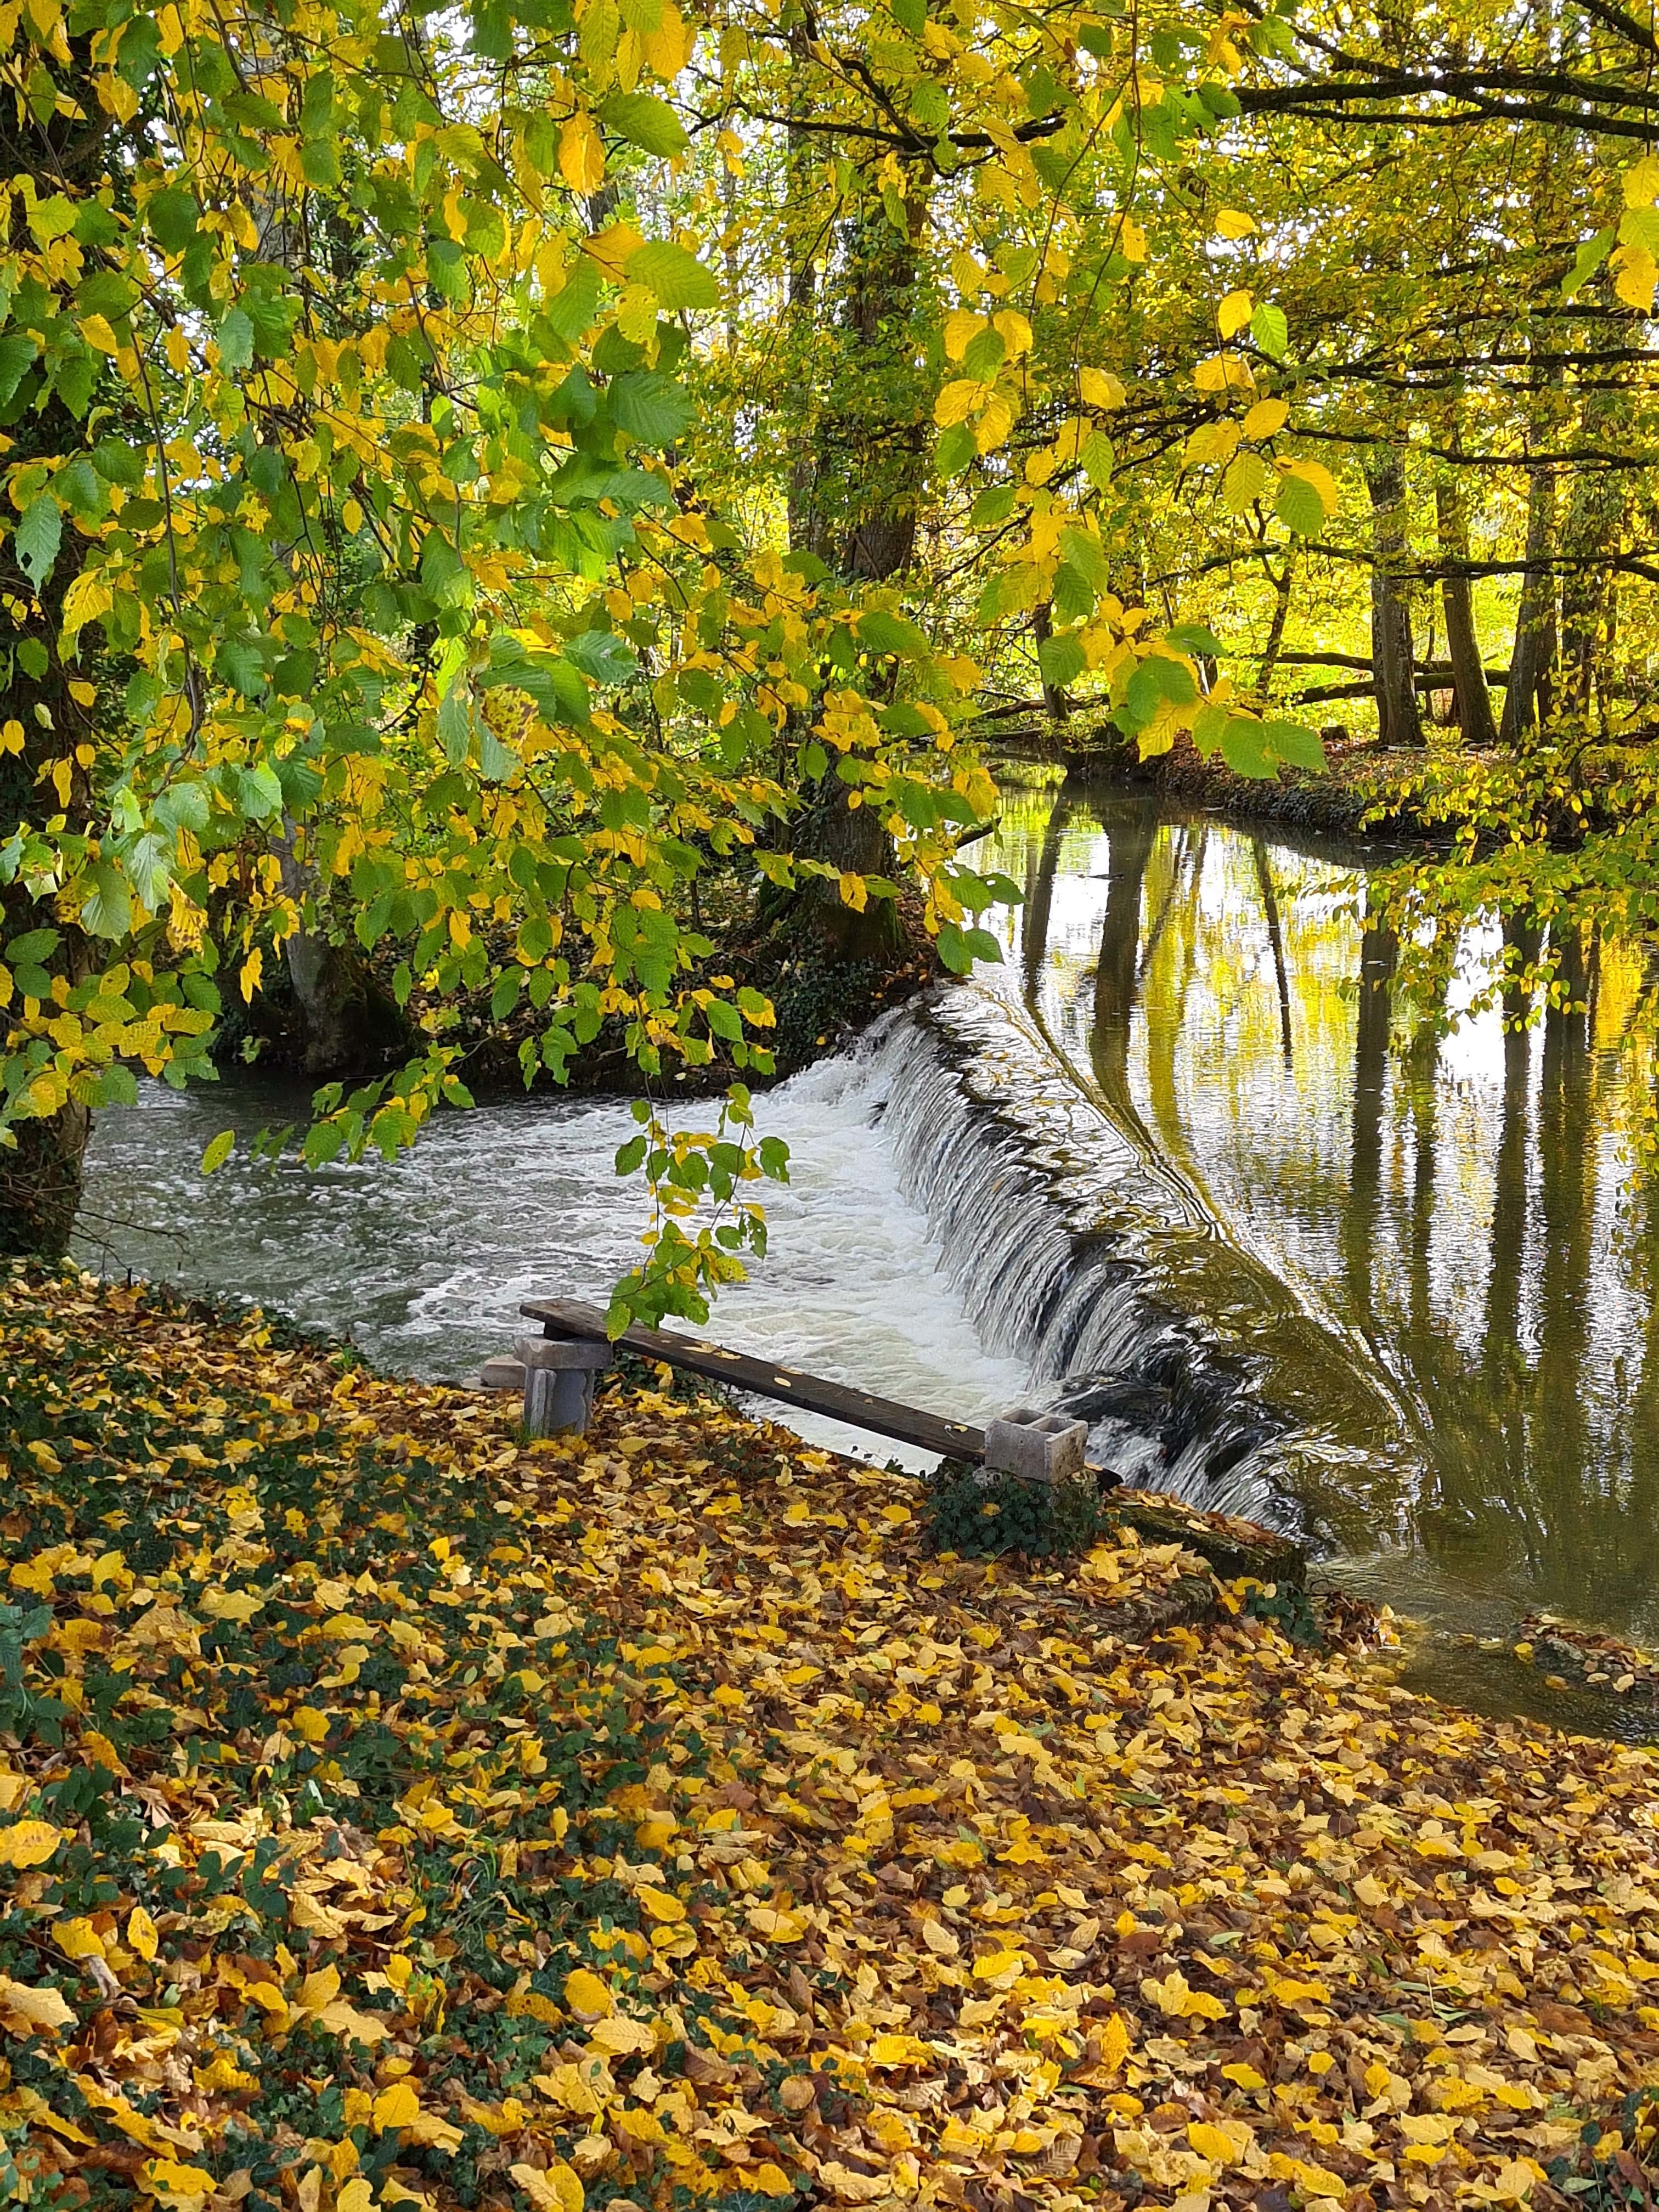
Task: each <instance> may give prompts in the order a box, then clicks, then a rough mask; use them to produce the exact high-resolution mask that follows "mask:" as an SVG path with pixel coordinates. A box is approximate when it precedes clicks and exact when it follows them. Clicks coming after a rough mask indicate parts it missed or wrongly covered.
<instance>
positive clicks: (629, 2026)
mask: <svg viewBox="0 0 1659 2212" xmlns="http://www.w3.org/2000/svg"><path fill="white" fill-rule="evenodd" d="M588 2040H589V2041H590V2042H591V2043H593V2044H596V2045H598V2046H599V2049H600V2050H601V2051H617V2052H620V2053H623V2054H624V2055H625V2054H627V2053H628V2052H630V2051H654V2050H655V2049H656V2047H657V2038H656V2033H655V2031H654V2030H653V2029H652V2028H649V2027H647V2026H646V2024H645V2022H644V2021H641V2020H623V2018H622V2017H621V2016H620V2015H616V2014H613V2015H611V2018H610V2019H608V2020H601V2021H595V2022H594V2024H593V2027H592V2029H591V2030H590V2031H589V2035H588Z"/></svg>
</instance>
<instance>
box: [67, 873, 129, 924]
mask: <svg viewBox="0 0 1659 2212" xmlns="http://www.w3.org/2000/svg"><path fill="white" fill-rule="evenodd" d="M79 919H80V923H81V927H82V929H84V930H85V931H86V932H87V933H88V935H89V936H92V937H125V936H126V934H127V933H128V932H129V931H130V930H131V927H132V898H131V893H130V892H129V891H128V890H127V886H126V879H125V877H124V876H123V875H122V874H121V872H120V871H119V869H118V868H117V867H116V866H115V864H114V862H113V861H112V860H94V862H93V865H92V866H91V867H90V868H88V871H87V891H86V896H85V897H84V898H83V899H82V902H81V913H80V916H79Z"/></svg>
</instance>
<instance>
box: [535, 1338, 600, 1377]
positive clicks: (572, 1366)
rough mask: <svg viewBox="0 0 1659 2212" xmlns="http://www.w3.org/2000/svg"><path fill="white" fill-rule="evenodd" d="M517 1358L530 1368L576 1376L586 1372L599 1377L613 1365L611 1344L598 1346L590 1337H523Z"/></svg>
mask: <svg viewBox="0 0 1659 2212" xmlns="http://www.w3.org/2000/svg"><path fill="white" fill-rule="evenodd" d="M513 1358H515V1359H516V1360H517V1361H518V1362H519V1363H520V1365H521V1366H523V1367H525V1368H526V1369H537V1368H557V1369H561V1370H564V1371H566V1372H573V1371H574V1372H576V1373H580V1372H581V1371H582V1370H584V1369H585V1370H587V1371H588V1372H589V1373H592V1374H597V1373H598V1372H599V1370H601V1369H602V1368H606V1367H609V1366H610V1364H611V1346H609V1345H608V1344H596V1343H594V1342H593V1340H592V1339H591V1338H590V1337H585V1336H521V1337H520V1339H519V1340H518V1342H517V1343H516V1344H515V1345H514V1346H513Z"/></svg>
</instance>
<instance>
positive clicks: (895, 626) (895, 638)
mask: <svg viewBox="0 0 1659 2212" xmlns="http://www.w3.org/2000/svg"><path fill="white" fill-rule="evenodd" d="M859 643H860V645H861V646H862V647H864V649H865V651H866V653H893V654H896V656H897V658H898V659H901V660H925V659H927V651H928V647H927V639H926V638H925V637H924V636H923V635H922V634H921V631H920V630H919V629H917V628H916V626H915V623H913V622H906V620H905V619H904V617H903V616H902V615H896V614H890V613H889V612H888V611H887V610H886V608H884V607H872V608H871V609H870V611H868V612H867V613H866V614H862V615H860V617H859Z"/></svg>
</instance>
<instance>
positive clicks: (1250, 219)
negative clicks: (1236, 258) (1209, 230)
mask: <svg viewBox="0 0 1659 2212" xmlns="http://www.w3.org/2000/svg"><path fill="white" fill-rule="evenodd" d="M1215 227H1216V228H1217V229H1218V231H1219V232H1220V233H1221V235H1222V236H1223V237H1224V238H1248V237H1249V234H1250V233H1251V232H1252V231H1253V230H1254V229H1255V216H1249V215H1246V214H1245V212H1244V210H1243V208H1223V209H1222V210H1220V212H1219V213H1218V215H1217V216H1216V219H1215Z"/></svg>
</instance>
